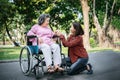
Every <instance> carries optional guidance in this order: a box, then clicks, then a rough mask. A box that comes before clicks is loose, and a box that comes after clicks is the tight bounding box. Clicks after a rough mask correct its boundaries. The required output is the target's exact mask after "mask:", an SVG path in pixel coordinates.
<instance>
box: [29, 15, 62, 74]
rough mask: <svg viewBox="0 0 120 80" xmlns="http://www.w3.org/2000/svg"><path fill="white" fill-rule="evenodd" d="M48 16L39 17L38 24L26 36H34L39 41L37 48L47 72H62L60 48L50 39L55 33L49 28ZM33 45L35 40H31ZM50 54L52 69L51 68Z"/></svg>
mask: <svg viewBox="0 0 120 80" xmlns="http://www.w3.org/2000/svg"><path fill="white" fill-rule="evenodd" d="M49 20H50V16H49V15H48V14H42V15H40V17H39V19H38V24H35V25H33V26H32V28H31V29H30V31H29V32H28V34H27V35H36V36H37V37H38V41H39V44H38V45H39V48H40V49H41V50H42V52H43V56H44V57H45V62H46V66H47V71H48V72H54V71H63V70H64V69H63V68H61V67H60V64H61V54H60V46H59V45H58V44H56V43H55V41H54V39H52V37H53V36H54V35H55V33H54V32H53V31H52V30H51V29H50V28H49ZM32 42H33V45H36V44H37V43H36V40H32ZM52 52H53V62H54V67H52Z"/></svg>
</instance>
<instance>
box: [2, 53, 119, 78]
mask: <svg viewBox="0 0 120 80" xmlns="http://www.w3.org/2000/svg"><path fill="white" fill-rule="evenodd" d="M89 56H90V59H89V62H90V63H91V64H92V65H93V70H94V74H92V75H88V74H86V72H83V73H81V74H78V75H73V76H69V75H67V74H64V75H61V74H60V73H56V74H55V73H54V74H45V75H44V76H43V77H42V78H41V79H38V80H120V53H117V52H113V51H102V52H96V53H89ZM0 80H36V78H35V75H34V74H30V76H24V75H23V73H22V72H21V70H20V66H19V62H9V63H0Z"/></svg>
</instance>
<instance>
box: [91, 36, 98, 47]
mask: <svg viewBox="0 0 120 80" xmlns="http://www.w3.org/2000/svg"><path fill="white" fill-rule="evenodd" d="M90 46H91V47H97V43H96V41H95V39H94V38H90Z"/></svg>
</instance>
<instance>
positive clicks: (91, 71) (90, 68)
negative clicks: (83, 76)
mask: <svg viewBox="0 0 120 80" xmlns="http://www.w3.org/2000/svg"><path fill="white" fill-rule="evenodd" d="M87 65H88V66H89V70H87V71H88V72H87V74H93V70H92V65H91V64H87Z"/></svg>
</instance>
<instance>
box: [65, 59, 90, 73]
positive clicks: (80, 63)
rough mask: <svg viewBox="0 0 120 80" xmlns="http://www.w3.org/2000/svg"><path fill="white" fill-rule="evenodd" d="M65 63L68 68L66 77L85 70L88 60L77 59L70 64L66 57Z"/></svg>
mask: <svg viewBox="0 0 120 80" xmlns="http://www.w3.org/2000/svg"><path fill="white" fill-rule="evenodd" d="M66 62H67V66H69V67H70V69H69V70H68V75H74V74H78V73H80V72H83V71H84V70H86V69H87V66H86V64H87V62H88V58H79V59H78V60H77V61H76V62H74V63H73V64H72V63H71V61H70V58H69V57H68V58H66Z"/></svg>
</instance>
